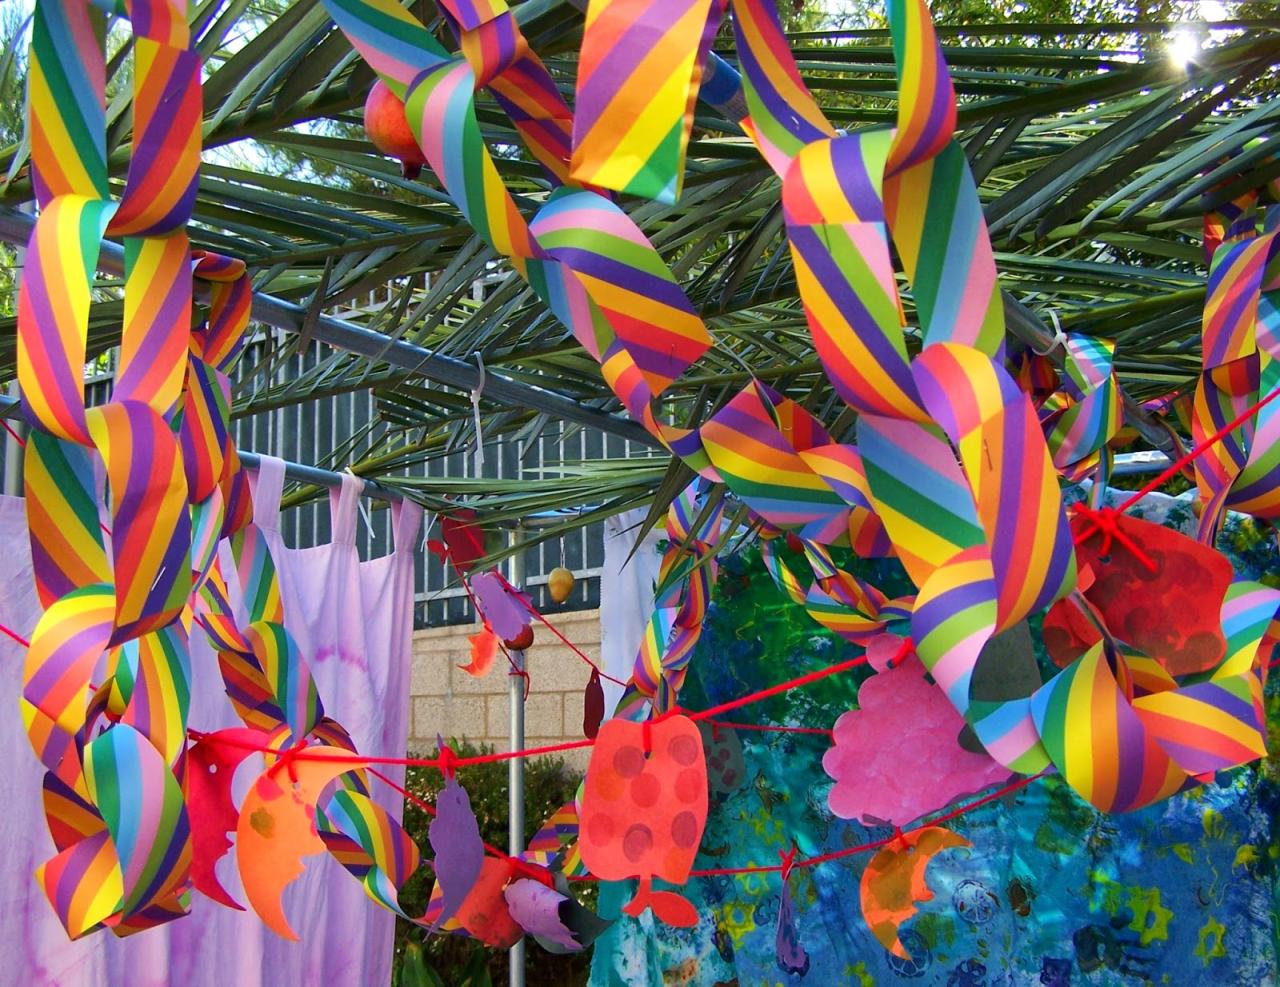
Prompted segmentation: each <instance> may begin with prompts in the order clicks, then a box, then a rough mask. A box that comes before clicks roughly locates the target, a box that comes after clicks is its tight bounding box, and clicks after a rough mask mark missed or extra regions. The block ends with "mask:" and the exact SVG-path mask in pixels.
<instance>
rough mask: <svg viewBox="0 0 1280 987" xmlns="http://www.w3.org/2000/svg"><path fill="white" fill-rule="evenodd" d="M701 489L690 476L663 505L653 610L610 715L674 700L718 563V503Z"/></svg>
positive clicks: (658, 709)
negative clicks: (664, 519)
mask: <svg viewBox="0 0 1280 987" xmlns="http://www.w3.org/2000/svg"><path fill="white" fill-rule="evenodd" d="M707 490H708V487H707V485H706V484H705V483H704V482H702V481H695V482H694V483H692V484H690V485H689V486H688V487H686V488H685V490H684V491H683V492H682V493H681V494H680V496H679V497H677V498H676V499H675V500H674V501H672V503H671V507H670V508H668V510H667V539H668V542H667V548H666V551H665V552H663V554H662V564H661V566H660V567H659V569H658V584H657V587H656V588H655V591H654V608H653V616H652V617H650V618H649V625H648V627H647V628H646V629H645V634H644V637H643V638H641V639H640V649H639V653H638V654H637V655H636V660H635V665H634V668H633V670H632V673H631V681H630V682H628V683H627V688H626V690H625V692H624V693H623V695H622V698H621V699H620V700H618V706H617V709H615V710H614V716H620V717H623V718H624V719H630V720H637V719H641V718H643V717H644V716H646V715H656V714H660V713H664V712H666V711H667V710H669V709H671V708H672V707H673V706H674V705H675V704H676V696H677V695H678V694H679V692H680V686H681V685H682V684H683V683H684V678H685V675H686V673H687V669H688V667H689V659H690V658H691V657H693V649H694V646H695V645H696V644H697V643H698V638H699V636H700V635H701V634H702V621H703V618H704V617H705V616H706V610H707V603H708V602H709V601H710V599H711V588H712V586H713V585H714V584H715V579H716V572H717V568H718V567H717V565H716V560H715V554H714V546H715V543H716V541H717V540H718V538H719V536H720V529H721V526H722V519H723V513H724V508H723V505H721V504H711V503H709V502H708V501H707V500H706V494H707Z"/></svg>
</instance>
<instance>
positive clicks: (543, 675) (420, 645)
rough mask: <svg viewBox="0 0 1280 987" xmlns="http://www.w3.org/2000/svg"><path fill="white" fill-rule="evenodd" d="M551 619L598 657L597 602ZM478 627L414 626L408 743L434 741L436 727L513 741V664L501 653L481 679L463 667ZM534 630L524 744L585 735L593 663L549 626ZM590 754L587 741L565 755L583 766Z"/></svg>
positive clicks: (416, 746)
mask: <svg viewBox="0 0 1280 987" xmlns="http://www.w3.org/2000/svg"><path fill="white" fill-rule="evenodd" d="M551 619H552V620H553V621H554V622H555V625H556V627H557V628H558V629H559V630H560V632H561V633H562V634H564V636H565V637H567V638H568V639H569V640H570V641H572V642H573V643H574V644H576V645H577V646H578V647H579V648H580V649H581V650H582V651H583V653H584V654H586V655H588V656H589V657H590V658H591V660H592V661H595V662H599V660H600V611H599V610H579V611H576V612H573V613H560V614H556V615H555V616H554V617H553V618H551ZM476 630H477V625H475V624H462V625H454V626H451V627H433V628H430V629H428V630H424V631H417V632H415V633H414V635H413V676H412V679H411V680H410V685H409V690H410V694H411V696H412V701H411V707H412V711H411V719H410V722H409V750H411V751H426V750H430V749H432V748H434V747H435V742H436V735H437V734H440V735H441V736H443V737H444V738H446V739H448V738H450V737H458V738H466V739H467V740H470V741H473V742H477V743H478V742H485V743H489V744H492V745H493V746H494V747H496V748H498V749H500V750H506V749H508V748H509V746H510V741H509V740H508V737H509V734H510V731H509V729H508V726H509V719H508V691H507V668H508V666H507V663H506V661H505V659H503V657H502V654H501V653H499V655H498V660H497V661H496V662H494V666H493V669H492V670H491V671H490V672H489V674H488V675H486V676H485V677H484V678H482V679H476V678H472V677H471V676H470V675H468V674H467V673H466V672H464V671H462V670H461V669H459V668H458V666H459V665H465V664H467V662H468V661H469V660H470V646H469V645H468V644H467V637H468V635H470V634H474V633H475V632H476ZM534 632H535V637H534V643H533V647H531V648H530V649H529V650H528V651H527V652H526V658H527V662H528V669H529V677H530V682H531V688H530V691H529V699H528V702H527V703H525V713H524V716H525V746H526V747H537V746H540V745H542V744H555V743H561V742H563V741H566V740H581V739H582V694H583V690H584V689H585V688H586V685H587V680H588V679H589V678H590V677H591V669H590V668H589V667H588V666H587V663H586V662H584V661H583V660H582V659H581V658H580V657H579V656H578V655H576V654H574V653H573V652H572V651H571V650H570V649H569V648H567V647H565V645H563V644H561V643H560V641H559V640H558V639H557V638H556V637H555V635H553V634H552V633H551V632H550V631H548V630H547V629H546V628H545V627H542V626H541V625H535V627H534ZM589 754H590V750H589V749H588V748H584V749H583V750H580V751H567V752H565V754H564V755H563V757H564V759H565V760H566V761H567V762H569V763H571V764H574V765H576V766H578V767H579V768H585V767H586V763H587V757H588V755H589Z"/></svg>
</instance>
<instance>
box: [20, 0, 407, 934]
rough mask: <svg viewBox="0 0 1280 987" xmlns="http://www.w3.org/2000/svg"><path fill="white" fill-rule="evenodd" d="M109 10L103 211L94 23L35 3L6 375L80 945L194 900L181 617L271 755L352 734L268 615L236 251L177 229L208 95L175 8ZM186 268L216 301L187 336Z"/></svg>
mask: <svg viewBox="0 0 1280 987" xmlns="http://www.w3.org/2000/svg"><path fill="white" fill-rule="evenodd" d="M116 12H118V13H122V14H124V15H126V16H127V17H128V18H129V19H130V21H131V23H132V25H133V30H134V39H133V51H134V70H133V86H134V90H133V96H134V100H133V113H134V133H133V146H132V151H133V154H132V158H131V161H130V166H129V175H128V180H127V182H126V184H125V188H124V192H123V195H122V197H121V199H120V200H119V201H118V202H116V201H113V200H112V199H110V198H109V196H108V184H107V167H106V151H105V137H104V134H105V102H104V84H105V60H104V53H103V37H102V34H103V30H102V28H103V25H102V23H101V21H100V19H99V18H98V17H97V16H95V14H94V13H93V11H92V9H91V7H90V6H88V4H87V3H86V2H85V0H40V3H39V4H38V5H37V8H36V14H35V19H34V26H33V31H32V45H31V82H30V92H31V96H30V110H29V113H30V133H31V137H32V163H33V176H34V182H35V187H36V190H37V194H38V198H39V203H40V206H41V212H40V217H39V219H38V220H37V222H36V226H35V230H34V232H33V234H32V237H31V242H30V247H29V252H28V259H27V264H26V267H25V270H24V273H23V280H22V285H21V292H20V295H19V318H18V347H19V348H18V377H19V381H20V383H21V385H22V392H23V404H24V409H25V411H26V413H27V416H28V418H29V419H30V420H31V422H32V424H33V426H34V428H33V431H32V433H31V437H30V440H29V441H28V444H27V451H26V491H25V492H26V504H27V513H28V523H29V527H30V532H31V549H32V558H33V564H34V570H35V578H36V589H37V593H38V596H39V598H40V601H41V603H42V604H43V605H44V607H45V612H44V615H43V616H42V617H41V619H40V621H39V623H38V625H37V627H36V630H35V632H34V633H33V635H32V641H31V647H30V650H29V652H28V655H27V661H26V673H25V681H24V687H23V697H22V711H23V716H24V719H25V721H26V725H27V730H28V734H29V736H30V738H31V742H32V746H33V747H34V749H35V751H36V753H37V755H38V756H39V757H40V759H41V761H42V762H43V763H44V765H45V767H46V768H47V769H48V773H47V775H46V778H45V805H46V814H47V816H48V820H49V826H50V832H51V833H52V834H53V838H54V843H55V846H56V848H57V850H58V855H57V856H56V857H54V858H53V859H52V860H50V861H49V862H48V863H47V864H45V865H44V866H43V867H42V868H41V869H40V871H39V873H38V875H37V877H38V880H40V882H41V883H42V885H43V886H44V889H45V891H46V894H47V895H48V897H49V900H50V902H51V903H52V904H53V906H54V908H55V910H56V911H57V913H58V916H59V918H60V919H61V921H62V922H63V924H64V926H65V927H66V929H67V932H68V934H69V935H71V936H72V937H73V938H74V937H77V936H80V935H83V934H84V933H86V932H89V931H92V930H93V929H96V928H99V927H102V926H107V927H110V928H111V929H112V931H113V932H114V933H116V934H117V935H128V934H130V933H133V932H137V931H139V930H141V929H145V928H148V927H151V926H153V925H156V924H159V923H162V922H167V921H169V920H171V919H173V918H176V917H179V916H181V915H182V914H184V913H185V912H186V909H187V907H188V901H189V890H190V887H191V885H192V880H193V878H192V860H193V852H200V853H204V852H207V851H206V850H203V849H197V850H195V851H193V840H192V827H193V826H196V827H207V826H208V825H210V820H208V819H198V820H190V819H189V818H188V814H187V810H186V805H185V793H184V789H186V788H188V787H189V782H190V781H191V779H190V777H189V775H188V770H189V765H188V758H187V741H186V735H187V724H186V721H187V711H188V708H189V700H190V684H191V670H190V655H189V651H188V638H187V634H188V631H189V629H190V626H191V621H192V619H193V617H194V618H195V619H196V620H197V621H198V622H199V623H200V625H201V626H202V627H203V628H204V629H205V631H206V632H207V633H208V635H209V637H210V639H211V641H212V642H213V644H214V646H215V648H216V649H217V650H218V651H219V653H220V662H221V665H222V669H223V672H224V679H225V682H226V685H227V691H228V694H229V695H230V697H231V699H232V702H233V705H235V707H236V709H237V710H238V712H239V713H240V715H241V716H242V718H243V719H244V720H245V722H246V723H247V724H248V725H250V726H252V727H256V728H259V729H260V730H262V731H263V733H262V736H263V737H265V738H267V739H269V741H270V745H271V746H273V747H275V748H277V749H283V748H284V747H285V746H286V745H291V744H292V745H297V744H300V743H305V742H307V741H308V740H309V739H310V740H316V741H318V742H320V743H323V744H327V745H329V746H334V747H339V748H345V749H347V750H350V749H352V744H351V740H350V738H349V737H348V736H347V734H346V731H345V730H343V729H342V728H341V727H340V726H339V725H338V724H336V723H334V722H333V721H332V720H328V719H325V718H324V716H323V708H322V706H321V704H320V700H319V696H318V694H317V692H316V689H315V684H314V681H313V679H312V678H311V675H310V672H309V671H308V669H307V665H306V662H305V661H304V660H303V659H302V656H301V655H300V654H299V653H298V649H297V646H296V644H295V642H294V641H293V639H292V638H291V636H290V635H289V633H288V632H287V631H286V630H285V629H284V626H283V616H284V615H283V612H282V608H281V605H280V592H279V587H278V585H277V582H276V574H275V567H274V565H273V563H272V561H271V558H270V555H269V553H268V552H267V549H266V544H265V542H264V541H263V539H262V536H261V533H260V532H259V531H258V530H257V529H256V528H255V527H253V526H252V525H251V524H249V519H250V516H251V513H252V503H251V498H250V494H249V488H248V483H247V479H246V477H245V475H244V474H243V472H242V471H241V470H240V466H239V458H238V456H237V455H236V451H235V447H234V445H233V444H232V442H231V439H230V434H229V418H230V384H229V380H228V378H227V376H226V371H227V369H228V368H229V367H230V365H231V364H232V362H233V361H234V360H235V358H236V355H237V353H238V350H239V347H240V343H241V340H242V337H243V334H244V331H245V328H246V326H247V325H248V320H249V307H250V301H251V289H250V285H249V280H248V277H247V275H246V273H245V268H244V264H243V263H242V262H240V261H237V260H233V259H230V258H226V257H220V256H217V255H213V254H207V253H203V252H197V253H194V254H193V253H192V252H191V250H190V247H189V243H188V239H187V234H186V224H187V222H188V221H189V220H190V218H191V210H192V205H193V203H194V199H195V188H196V174H197V169H198V167H199V160H200V158H199V152H200V125H201V115H202V104H201V98H200V58H199V56H198V54H197V53H196V52H195V51H194V50H193V49H192V48H191V38H190V34H189V31H188V28H187V23H186V11H185V7H184V6H183V5H181V4H175V3H171V2H165V0H131V2H129V3H126V4H124V5H123V6H121V7H120V8H119V9H117V11H116ZM105 234H117V235H120V236H122V237H123V238H124V244H125V258H126V276H125V307H124V325H123V332H122V337H121V346H120V357H119V366H118V371H117V374H116V378H115V386H114V391H113V394H112V399H111V401H110V402H109V403H107V404H105V405H102V406H98V407H92V408H87V407H86V406H85V401H84V377H83V369H84V365H85V356H86V354H85V345H86V327H87V319H88V314H89V304H90V298H91V287H92V283H93V276H94V269H95V266H96V263H97V252H98V245H99V242H100V240H101V238H102V237H103V235H105ZM193 277H194V278H196V279H199V280H200V281H202V282H203V283H204V284H205V285H206V288H207V291H208V296H209V302H208V309H207V315H206V317H205V318H204V319H203V320H202V321H201V322H200V323H199V324H197V325H195V326H194V328H193V324H192V279H193ZM97 460H100V461H101V464H102V468H103V473H104V474H105V480H106V485H107V489H108V490H109V492H110V501H109V502H110V505H111V511H110V516H109V518H104V516H103V512H102V510H101V505H102V504H103V489H102V477H100V476H99V475H98V471H97ZM107 521H109V522H110V523H109V525H108V524H107V523H106V522H107ZM104 535H106V536H107V537H106V538H104ZM231 536H234V544H233V555H234V558H235V561H236V570H237V576H238V581H239V585H240V588H241V589H242V590H243V592H244V597H245V601H246V609H247V611H248V615H249V620H248V623H247V625H246V626H245V627H244V628H243V630H242V629H241V628H239V627H238V626H237V624H236V619H235V616H234V612H233V609H232V607H231V604H230V602H229V601H230V594H229V593H228V590H227V583H226V579H225V577H224V574H223V572H222V570H221V563H220V561H219V558H218V546H219V543H220V542H221V540H222V539H223V538H224V537H231ZM104 656H105V668H102V669H101V678H100V680H99V681H100V684H99V685H97V686H96V687H93V686H91V685H90V682H91V680H92V679H93V678H95V677H97V670H99V669H100V666H102V664H103V659H104ZM89 690H92V692H91V693H90V692H89ZM194 770H204V768H196V769H194ZM343 783H344V786H345V788H344V789H343V791H341V792H340V793H339V795H338V796H335V800H336V801H334V802H333V803H331V804H332V806H333V809H334V816H333V820H332V821H331V820H329V819H327V818H326V817H325V816H324V814H323V813H321V814H320V819H321V823H322V825H323V826H325V827H326V828H327V829H329V830H335V828H337V829H341V828H342V827H344V826H346V827H350V828H353V829H354V828H357V827H356V824H355V822H354V820H356V819H357V818H359V819H360V820H363V822H362V824H361V827H360V829H361V832H362V833H363V832H365V831H366V830H367V829H368V824H369V821H370V820H376V821H377V822H378V823H379V825H378V826H376V827H373V829H375V830H377V831H379V832H383V833H394V832H396V831H398V826H396V824H395V823H394V820H392V819H391V818H390V817H389V816H388V815H387V814H386V812H385V810H382V809H380V808H378V807H377V806H373V805H372V803H368V804H365V803H362V802H361V801H360V800H361V799H365V802H367V797H366V793H367V789H366V788H365V785H364V781H363V777H362V776H361V775H360V774H359V773H358V772H350V771H347V772H345V773H344V776H343ZM347 789H350V791H348V790H347ZM215 825H216V823H215ZM215 836H217V837H218V838H220V834H215ZM385 842H386V841H383V842H382V843H378V842H374V843H371V844H369V846H368V850H367V852H365V850H362V851H361V854H360V855H359V860H358V861H357V863H358V864H360V865H362V866H365V869H366V870H367V869H368V867H369V866H373V864H376V863H378V862H379V861H381V860H382V859H383V856H384V855H381V851H382V850H383V848H384V846H385ZM197 843H199V845H200V847H205V846H207V845H208V844H205V843H203V842H202V841H197ZM349 857H350V854H348V858H349ZM370 860H371V861H372V863H369V861H370ZM343 862H344V863H347V864H348V865H349V866H350V865H351V864H350V860H349V859H344V861H343ZM199 863H200V864H201V866H200V867H197V868H196V871H197V873H198V874H200V875H207V881H206V880H205V878H204V877H203V876H201V877H198V878H197V879H196V884H197V885H198V886H199V885H203V886H201V887H200V890H202V891H204V892H206V893H209V894H210V895H211V896H213V897H215V898H216V899H217V900H220V901H223V902H224V903H228V904H229V903H230V901H229V899H228V898H227V896H226V894H225V892H224V891H222V889H221V888H220V887H219V886H218V885H217V881H216V878H214V877H213V876H212V875H213V860H210V859H206V860H203V861H200V862H199ZM379 891H381V886H380V885H376V884H375V885H373V886H370V894H371V895H375V897H376V894H377V892H379Z"/></svg>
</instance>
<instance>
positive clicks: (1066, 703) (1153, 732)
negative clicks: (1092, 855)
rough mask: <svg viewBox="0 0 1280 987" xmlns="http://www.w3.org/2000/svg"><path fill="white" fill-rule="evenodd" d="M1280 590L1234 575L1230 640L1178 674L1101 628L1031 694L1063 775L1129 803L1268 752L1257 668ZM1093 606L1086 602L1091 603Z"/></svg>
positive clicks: (1163, 794) (1097, 798)
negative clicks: (1209, 660)
mask: <svg viewBox="0 0 1280 987" xmlns="http://www.w3.org/2000/svg"><path fill="white" fill-rule="evenodd" d="M1277 605H1280V592H1277V591H1276V590H1274V589H1271V588H1269V587H1266V586H1263V585H1262V584H1260V583H1254V582H1249V581H1244V580H1240V581H1237V582H1234V583H1232V584H1231V585H1230V586H1229V588H1228V590H1227V594H1226V598H1225V599H1224V601H1223V604H1222V628H1223V633H1224V636H1225V637H1226V641H1227V647H1226V652H1225V654H1224V656H1223V658H1222V660H1221V661H1220V662H1219V663H1218V664H1217V665H1216V666H1215V667H1213V668H1212V669H1209V670H1208V671H1205V672H1202V673H1198V674H1195V675H1190V676H1184V677H1183V678H1182V680H1181V681H1178V680H1176V679H1175V678H1174V677H1173V676H1171V675H1170V674H1169V673H1168V672H1167V671H1166V670H1165V669H1164V668H1163V667H1162V665H1161V664H1160V663H1159V662H1158V661H1157V660H1156V658H1158V657H1159V656H1154V657H1148V656H1145V655H1143V654H1141V653H1138V652H1135V651H1133V650H1132V649H1128V648H1125V647H1123V646H1121V645H1120V644H1119V642H1117V641H1116V640H1115V639H1114V638H1112V637H1111V635H1110V634H1109V633H1108V632H1107V630H1106V627H1105V624H1104V623H1102V622H1101V620H1100V618H1099V615H1098V614H1097V613H1096V612H1092V611H1090V614H1091V620H1092V621H1093V622H1094V624H1095V626H1096V627H1097V630H1098V631H1099V632H1101V634H1102V638H1101V639H1100V640H1099V641H1098V642H1097V643H1096V644H1094V645H1092V646H1091V647H1090V648H1089V649H1088V650H1087V651H1086V652H1085V653H1084V655H1083V656H1082V657H1080V658H1079V659H1078V660H1077V661H1075V662H1073V663H1072V664H1071V665H1070V666H1068V667H1067V668H1066V669H1065V670H1064V671H1063V672H1062V673H1061V674H1059V675H1057V676H1055V677H1054V678H1053V679H1051V680H1050V681H1049V682H1047V683H1046V684H1045V685H1044V686H1042V687H1041V688H1040V689H1039V690H1038V691H1037V692H1036V694H1035V695H1034V696H1033V697H1032V699H1031V708H1032V713H1033V716H1034V719H1035V724H1036V729H1037V731H1038V732H1039V734H1040V737H1041V740H1042V741H1043V743H1044V746H1045V748H1046V750H1047V751H1048V753H1049V756H1050V758H1051V759H1052V762H1053V764H1054V765H1055V766H1056V768H1057V769H1058V771H1059V772H1060V773H1061V774H1062V776H1063V778H1064V779H1065V780H1066V781H1067V782H1068V784H1070V785H1071V786H1072V788H1074V789H1075V790H1076V791H1077V792H1078V793H1079V794H1080V795H1081V796H1082V797H1083V798H1085V799H1086V800H1087V801H1088V802H1089V803H1090V804H1092V805H1094V806H1096V807H1097V808H1099V809H1102V810H1104V811H1107V812H1128V811H1131V810H1134V809H1140V808H1142V807H1143V806H1146V805H1150V804H1151V803H1152V802H1157V801H1160V800H1161V799H1164V798H1167V797H1168V796H1170V795H1172V794H1174V793H1175V792H1178V791H1181V790H1182V789H1184V788H1187V787H1191V786H1194V785H1196V784H1199V783H1200V782H1202V781H1205V780H1209V779H1212V777H1213V776H1214V774H1215V773H1216V772H1218V771H1222V770H1225V769H1227V768H1232V767H1235V766H1237V765H1240V764H1247V763H1249V762H1250V761H1254V760H1257V759H1258V758H1260V757H1265V756H1266V753H1267V750H1266V713H1265V710H1264V708H1263V699H1262V688H1263V682H1262V678H1261V677H1260V676H1259V675H1258V674H1257V673H1256V672H1255V668H1256V667H1257V666H1258V662H1259V658H1260V657H1261V658H1262V660H1263V661H1265V659H1266V655H1267V654H1268V653H1269V652H1270V647H1269V646H1265V647H1264V645H1266V642H1267V636H1268V634H1269V633H1270V629H1271V626H1272V621H1273V618H1274V616H1275V613H1276V608H1277ZM1084 606H1085V607H1086V608H1088V605H1087V604H1084Z"/></svg>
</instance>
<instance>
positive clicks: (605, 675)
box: [502, 579, 627, 687]
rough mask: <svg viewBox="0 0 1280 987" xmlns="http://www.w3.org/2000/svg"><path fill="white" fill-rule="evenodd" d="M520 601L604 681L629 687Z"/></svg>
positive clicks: (539, 613) (535, 608)
mask: <svg viewBox="0 0 1280 987" xmlns="http://www.w3.org/2000/svg"><path fill="white" fill-rule="evenodd" d="M502 581H503V582H504V583H506V582H507V581H506V579H503V580H502ZM507 586H508V587H510V586H511V584H510V583H507ZM518 599H521V600H523V602H524V605H525V607H527V608H528V610H529V612H530V613H531V614H533V615H534V616H535V617H537V618H538V619H539V620H540V621H542V623H543V624H544V625H545V626H546V628H547V630H549V631H550V632H551V633H552V634H554V635H555V636H556V637H558V638H559V639H560V640H561V642H563V643H564V645H565V646H566V647H567V648H568V649H569V650H570V651H572V652H573V653H574V654H575V655H577V656H578V657H579V658H581V659H582V660H583V661H585V662H586V663H587V664H588V665H590V666H591V667H592V668H593V669H594V670H595V672H596V674H597V675H599V676H600V677H601V678H602V679H608V680H609V681H610V682H613V683H615V684H617V685H620V686H623V687H625V686H626V685H627V683H626V682H623V681H622V679H615V678H614V677H613V676H612V675H610V674H609V673H608V672H606V671H605V670H604V669H602V668H601V667H600V666H599V665H597V664H596V663H595V662H594V661H592V660H591V659H590V658H589V657H587V656H586V655H585V654H583V652H582V650H581V649H580V648H579V647H578V646H577V645H576V644H574V643H573V642H572V641H570V640H569V639H568V638H567V637H565V636H564V635H563V634H562V633H560V628H558V627H556V625H555V624H553V623H551V621H549V620H547V618H546V617H544V616H543V615H542V613H541V612H540V611H539V610H538V608H537V607H535V606H534V605H533V604H532V603H530V602H529V601H528V600H525V599H524V598H523V597H518Z"/></svg>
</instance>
